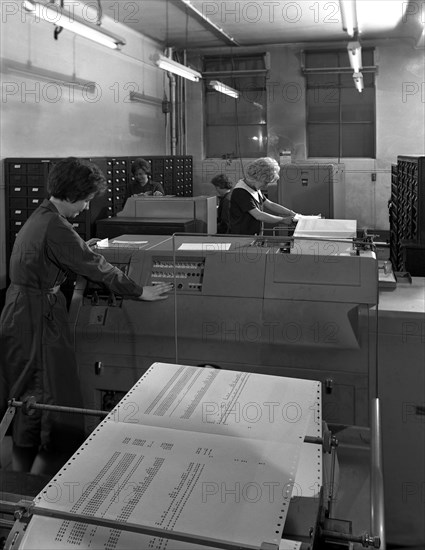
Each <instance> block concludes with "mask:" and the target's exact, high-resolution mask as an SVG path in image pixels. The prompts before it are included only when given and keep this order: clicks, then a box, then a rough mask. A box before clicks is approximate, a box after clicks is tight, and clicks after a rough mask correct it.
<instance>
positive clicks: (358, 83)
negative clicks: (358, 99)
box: [353, 73, 364, 92]
mask: <svg viewBox="0 0 425 550" xmlns="http://www.w3.org/2000/svg"><path fill="white" fill-rule="evenodd" d="M353 80H354V85H355V87H356V89H357V90H358V91H359V92H362V91H363V88H364V86H363V75H362V73H353Z"/></svg>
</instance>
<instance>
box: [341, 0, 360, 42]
mask: <svg viewBox="0 0 425 550" xmlns="http://www.w3.org/2000/svg"><path fill="white" fill-rule="evenodd" d="M339 7H340V10H341V19H342V29H343V30H344V31H346V32H347V33H348V34H349V35H350V36H354V35H355V34H356V32H358V30H359V25H358V22H357V9H356V0H339Z"/></svg>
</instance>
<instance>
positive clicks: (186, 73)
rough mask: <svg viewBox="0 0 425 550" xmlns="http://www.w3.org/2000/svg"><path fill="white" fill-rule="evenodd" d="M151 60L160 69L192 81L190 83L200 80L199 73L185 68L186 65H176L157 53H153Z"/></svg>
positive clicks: (175, 62)
mask: <svg viewBox="0 0 425 550" xmlns="http://www.w3.org/2000/svg"><path fill="white" fill-rule="evenodd" d="M152 60H153V61H154V62H155V64H156V65H157V66H158V67H159V68H160V69H163V70H164V71H169V72H170V73H174V74H177V75H178V76H182V77H183V78H187V79H188V80H192V82H199V79H200V78H202V75H201V73H198V71H195V70H194V69H191V68H189V67H186V65H181V64H180V63H177V61H173V60H172V59H170V58H169V57H165V56H164V55H161V54H159V53H155V54H154V55H153V56H152Z"/></svg>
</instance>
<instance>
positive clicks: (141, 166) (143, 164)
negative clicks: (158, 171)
mask: <svg viewBox="0 0 425 550" xmlns="http://www.w3.org/2000/svg"><path fill="white" fill-rule="evenodd" d="M137 170H143V172H145V174H148V175H149V174H150V173H151V165H150V164H149V162H148V161H147V160H145V159H142V158H137V159H134V161H133V164H132V165H131V173H132V174H133V176H135V175H136V172H137Z"/></svg>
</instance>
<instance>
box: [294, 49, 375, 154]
mask: <svg viewBox="0 0 425 550" xmlns="http://www.w3.org/2000/svg"><path fill="white" fill-rule="evenodd" d="M364 51H366V52H367V53H368V54H369V55H368V56H369V57H371V58H372V61H373V64H372V65H365V66H363V68H362V69H361V73H362V74H365V75H367V74H370V73H371V74H372V75H373V82H372V84H371V85H367V86H366V85H365V87H364V89H366V88H367V89H372V90H373V94H372V100H371V103H370V104H369V105H370V107H371V109H372V110H373V120H371V121H368V120H365V121H355V120H351V121H344V120H343V102H342V94H341V93H338V121H337V122H333V123H334V124H338V137H337V139H338V153H337V154H326V155H325V154H323V155H320V156H318V155H316V154H314V155H312V154H310V151H311V139H312V137H311V135H310V133H309V126H310V125H312V124H314V125H316V126H320V125H321V124H323V125H324V126H325V125H327V124H330V122H324V121H323V122H321V121H311V120H310V116H309V113H310V106H311V103H309V91H310V90H315V89H316V90H319V89H320V88H322V89H326V88H328V89H329V90H335V89H338V90H343V89H348V86H345V85H344V84H343V83H341V80H342V77H343V76H344V75H347V74H350V75H352V74H353V69H352V68H351V67H350V66H330V67H325V66H323V67H307V66H306V57H307V55H308V54H309V53H313V54H316V55H320V54H329V53H331V54H335V55H336V56H337V57H338V59H340V57H341V54H346V55H347V60H348V53H347V50H345V49H344V48H334V49H329V48H328V49H324V50H304V51H302V64H301V69H302V72H303V74H304V77H305V102H306V103H305V108H306V151H307V158H317V159H321V158H338V159H341V158H344V159H359V158H364V159H376V152H377V139H376V134H377V126H376V123H377V121H376V74H377V67H376V64H375V48H374V47H366V48H364ZM370 54H371V55H370ZM320 74H323V75H331V74H332V75H335V74H336V75H338V86H337V87H335V86H333V87H331V86H326V85H324V86H322V87H320V86H319V85H318V86H314V85H312V86H309V82H308V76H309V75H320ZM366 78H367V77H366ZM366 78H365V79H366ZM352 86H353V89H354V90H355V89H356V88H355V85H354V81H353V83H352ZM313 93H314V92H313ZM357 93H360V92H357ZM360 124H370V125H371V127H372V129H371V132H370V138H371V149H372V150H371V151H370V152H371V155H368V156H358V155H351V154H348V155H347V151H346V149H345V150H344V151H343V145H344V144H343V129H346V128H348V127H349V126H350V125H353V126H355V125H360ZM348 153H349V152H348Z"/></svg>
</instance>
